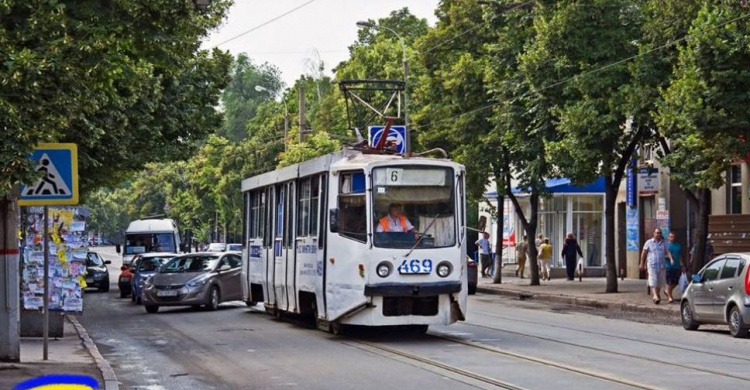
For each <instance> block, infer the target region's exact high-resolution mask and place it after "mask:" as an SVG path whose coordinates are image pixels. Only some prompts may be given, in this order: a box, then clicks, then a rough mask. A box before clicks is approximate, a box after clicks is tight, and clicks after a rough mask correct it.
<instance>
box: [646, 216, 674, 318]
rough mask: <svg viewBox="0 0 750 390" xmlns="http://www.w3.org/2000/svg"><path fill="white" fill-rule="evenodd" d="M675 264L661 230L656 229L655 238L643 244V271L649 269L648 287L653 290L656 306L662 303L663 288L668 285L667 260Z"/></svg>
mask: <svg viewBox="0 0 750 390" xmlns="http://www.w3.org/2000/svg"><path fill="white" fill-rule="evenodd" d="M667 257H669V260H670V261H672V262H674V259H672V254H671V253H670V252H669V250H668V249H667V242H666V241H664V237H662V234H661V229H659V228H656V229H654V237H653V238H651V239H649V240H648V241H646V243H645V244H643V252H641V269H642V270H645V269H648V286H649V287H650V288H651V294H652V295H653V297H652V300H653V301H654V304H657V305H658V304H659V303H660V302H661V288H662V287H664V286H665V285H666V284H667V280H666V279H667V268H666V267H667V264H666V261H665V260H666V258H667Z"/></svg>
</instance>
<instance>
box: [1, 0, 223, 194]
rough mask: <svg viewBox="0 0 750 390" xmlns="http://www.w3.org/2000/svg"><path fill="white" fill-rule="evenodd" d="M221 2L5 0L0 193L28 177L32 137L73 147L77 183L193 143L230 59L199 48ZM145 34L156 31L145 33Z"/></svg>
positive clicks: (210, 121)
mask: <svg viewBox="0 0 750 390" xmlns="http://www.w3.org/2000/svg"><path fill="white" fill-rule="evenodd" d="M228 5H229V1H226V0H217V1H213V2H211V4H210V5H209V6H208V8H207V9H206V10H205V11H204V12H200V11H198V10H196V9H194V7H193V5H192V3H191V2H180V3H179V4H178V5H175V3H174V2H171V1H145V0H138V1H121V0H116V1H110V2H75V1H31V2H27V1H9V2H4V3H3V4H2V5H0V13H2V15H3V18H2V23H1V24H0V52H2V53H4V57H5V58H6V60H5V61H4V62H3V64H2V66H0V81H1V82H2V84H3V91H2V95H0V128H2V129H3V131H4V132H5V139H6V142H3V143H2V145H0V156H1V157H0V162H2V163H1V164H0V166H1V167H2V168H0V193H2V194H5V193H7V192H8V191H9V190H10V188H11V187H12V186H13V185H14V184H16V183H19V182H31V181H33V177H34V173H33V172H34V169H33V168H34V167H33V166H31V162H30V161H29V159H28V157H27V154H28V152H29V151H30V150H31V149H32V148H33V147H34V146H35V145H36V144H38V143H39V142H44V141H47V142H49V141H64V142H75V143H77V144H78V148H79V173H80V177H81V189H82V190H83V191H84V192H85V191H92V190H94V189H95V188H96V187H98V186H99V185H102V184H107V183H114V182H116V181H119V180H120V178H121V176H122V174H123V173H127V172H130V171H132V170H134V169H137V168H139V167H142V166H143V164H145V163H146V162H148V161H153V160H162V161H165V160H168V159H171V158H173V157H175V156H179V155H184V154H185V153H186V152H188V151H190V150H191V149H192V148H194V144H195V141H196V140H199V139H201V138H203V137H205V135H207V134H209V133H210V132H212V131H213V130H214V129H215V128H216V127H218V125H219V123H220V116H219V115H218V113H217V112H216V111H215V109H214V108H213V107H215V106H216V104H217V103H218V97H219V91H220V90H221V88H223V87H224V85H225V84H226V81H227V79H226V74H227V71H228V67H229V61H230V58H229V56H228V55H226V54H224V53H222V52H221V51H219V50H214V51H213V52H212V53H211V55H209V54H208V53H207V52H206V51H199V49H198V48H199V45H200V41H201V39H202V38H204V37H205V36H206V34H207V32H208V30H210V29H212V28H214V27H216V26H217V25H218V24H219V22H220V21H221V20H222V18H223V17H224V15H225V13H226V10H227V7H228ZM154 37H158V39H155V38H154Z"/></svg>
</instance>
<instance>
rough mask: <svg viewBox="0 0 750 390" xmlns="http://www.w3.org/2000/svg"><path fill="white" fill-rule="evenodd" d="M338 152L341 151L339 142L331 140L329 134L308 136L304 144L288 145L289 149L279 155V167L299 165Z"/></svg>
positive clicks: (322, 133) (321, 133) (318, 133)
mask: <svg viewBox="0 0 750 390" xmlns="http://www.w3.org/2000/svg"><path fill="white" fill-rule="evenodd" d="M339 150H341V142H339V141H338V140H336V139H333V138H331V136H330V134H328V133H326V132H323V131H320V132H317V133H313V134H311V135H309V136H308V137H307V139H306V141H305V142H302V143H292V144H290V145H289V149H288V150H287V151H286V152H283V153H282V154H281V156H282V157H281V161H279V167H285V166H287V165H292V164H296V163H301V162H304V161H307V160H310V159H312V158H315V157H318V156H323V155H326V154H329V153H333V152H336V151H339Z"/></svg>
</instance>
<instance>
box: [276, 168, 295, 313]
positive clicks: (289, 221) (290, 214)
mask: <svg viewBox="0 0 750 390" xmlns="http://www.w3.org/2000/svg"><path fill="white" fill-rule="evenodd" d="M292 205H294V183H293V182H288V183H283V184H279V185H277V186H276V213H275V219H276V221H275V232H274V233H275V234H274V245H273V252H274V253H273V255H274V256H273V257H274V262H273V268H274V272H273V287H274V288H273V290H274V295H275V298H276V305H277V307H278V308H279V309H281V310H287V311H293V310H294V309H295V306H296V299H295V297H294V296H295V294H294V252H295V250H294V240H293V235H292V233H293V230H292V228H293V227H294V226H293V225H294V224H293V221H294V219H293V218H294V207H292Z"/></svg>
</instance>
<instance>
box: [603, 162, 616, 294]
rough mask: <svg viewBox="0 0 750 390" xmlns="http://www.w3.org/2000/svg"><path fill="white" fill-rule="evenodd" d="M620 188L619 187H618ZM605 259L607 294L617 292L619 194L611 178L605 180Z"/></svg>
mask: <svg viewBox="0 0 750 390" xmlns="http://www.w3.org/2000/svg"><path fill="white" fill-rule="evenodd" d="M618 187H619V185H618ZM604 194H605V195H604V234H605V236H606V239H605V241H604V257H605V258H606V259H607V287H606V289H605V292H607V293H616V292H617V262H615V200H616V199H617V192H616V191H615V186H614V184H613V183H612V180H611V178H610V177H605V180H604Z"/></svg>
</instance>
